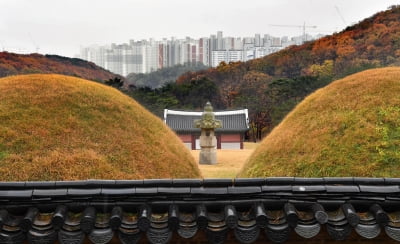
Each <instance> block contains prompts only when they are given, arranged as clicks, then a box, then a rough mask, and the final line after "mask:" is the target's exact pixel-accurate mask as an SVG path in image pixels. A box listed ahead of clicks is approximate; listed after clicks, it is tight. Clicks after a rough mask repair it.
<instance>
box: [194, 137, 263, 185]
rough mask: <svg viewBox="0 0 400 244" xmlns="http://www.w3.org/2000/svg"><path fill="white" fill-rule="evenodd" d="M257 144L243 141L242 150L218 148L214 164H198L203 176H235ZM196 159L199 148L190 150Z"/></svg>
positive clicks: (197, 158) (197, 159)
mask: <svg viewBox="0 0 400 244" xmlns="http://www.w3.org/2000/svg"><path fill="white" fill-rule="evenodd" d="M257 146H258V144H254V143H245V145H244V148H245V149H243V150H218V152H217V160H218V163H217V164H216V165H199V168H200V171H201V173H202V174H203V177H204V178H235V177H236V174H237V173H238V172H239V170H240V169H241V168H242V166H243V164H244V163H245V162H246V160H247V158H248V157H249V156H250V155H251V153H252V152H253V151H254V149H255V148H256V147H257ZM191 152H192V155H193V157H194V158H195V159H196V161H197V162H198V161H199V153H200V151H199V150H193V151H191Z"/></svg>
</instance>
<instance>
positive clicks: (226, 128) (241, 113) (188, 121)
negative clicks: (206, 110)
mask: <svg viewBox="0 0 400 244" xmlns="http://www.w3.org/2000/svg"><path fill="white" fill-rule="evenodd" d="M214 114H215V119H217V120H221V121H222V128H217V129H215V131H216V132H245V131H247V130H248V129H249V125H248V124H249V122H248V111H247V109H242V110H234V111H220V112H214ZM201 116H202V112H189V111H174V110H169V109H165V110H164V121H165V123H166V124H167V125H168V126H169V127H170V128H171V129H172V130H174V131H177V132H200V129H199V128H195V127H194V120H196V119H201Z"/></svg>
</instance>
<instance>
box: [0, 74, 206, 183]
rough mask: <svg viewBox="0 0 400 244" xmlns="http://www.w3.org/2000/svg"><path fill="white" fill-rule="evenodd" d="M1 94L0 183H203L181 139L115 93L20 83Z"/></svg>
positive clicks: (58, 80) (40, 78) (71, 82)
mask: <svg viewBox="0 0 400 244" xmlns="http://www.w3.org/2000/svg"><path fill="white" fill-rule="evenodd" d="M0 91H1V92H0V180H5V181H10V180H77V179H95V178H96V179H100V178H101V179H142V178H189V177H200V173H199V169H198V167H197V165H196V163H195V162H194V159H193V157H192V156H191V154H190V152H189V151H188V150H187V149H186V148H185V147H184V145H183V144H182V143H181V141H180V140H179V138H178V137H177V136H176V135H175V134H174V133H173V132H172V131H171V130H170V129H168V128H167V127H166V126H165V125H164V123H163V122H162V121H161V120H160V119H158V118H157V117H155V116H153V115H151V114H150V112H148V111H146V110H145V109H144V108H143V107H141V106H140V105H139V104H138V103H136V102H135V101H133V100H132V99H131V98H129V97H127V96H125V95H123V94H121V93H120V92H119V91H117V90H115V89H114V88H111V87H107V86H104V85H101V84H98V83H95V82H90V81H87V80H83V79H79V78H74V77H69V76H62V75H20V76H10V77H7V78H2V79H0Z"/></svg>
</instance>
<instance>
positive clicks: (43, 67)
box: [0, 52, 121, 81]
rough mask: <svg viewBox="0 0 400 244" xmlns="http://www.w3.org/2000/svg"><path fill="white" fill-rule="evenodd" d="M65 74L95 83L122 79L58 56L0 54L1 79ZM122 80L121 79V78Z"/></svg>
mask: <svg viewBox="0 0 400 244" xmlns="http://www.w3.org/2000/svg"><path fill="white" fill-rule="evenodd" d="M33 73H40V74H63V75H70V76H76V77H80V78H84V79H88V80H93V81H106V80H110V79H114V78H115V77H120V76H118V75H116V74H113V73H111V72H109V71H107V70H105V69H103V68H101V67H99V66H97V65H95V64H94V63H91V62H87V61H85V60H82V59H78V58H67V57H62V56H58V55H41V54H37V53H35V54H15V53H9V52H0V77H4V76H10V75H18V74H33ZM120 78H121V77H120Z"/></svg>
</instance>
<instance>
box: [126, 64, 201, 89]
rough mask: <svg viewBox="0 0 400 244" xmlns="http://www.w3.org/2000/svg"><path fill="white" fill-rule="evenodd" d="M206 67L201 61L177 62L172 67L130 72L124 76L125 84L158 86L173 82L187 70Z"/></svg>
mask: <svg viewBox="0 0 400 244" xmlns="http://www.w3.org/2000/svg"><path fill="white" fill-rule="evenodd" d="M203 69H207V66H205V65H204V64H202V63H186V64H178V65H175V66H172V67H167V68H162V69H159V70H157V71H154V72H151V73H148V74H143V73H140V74H136V73H131V74H129V75H128V76H127V77H126V85H128V86H132V85H133V86H136V87H149V88H152V89H154V88H160V87H162V86H163V85H165V84H166V83H170V82H175V80H176V79H177V78H178V77H179V76H181V75H182V74H184V73H186V72H189V71H192V72H193V71H198V70H203Z"/></svg>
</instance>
